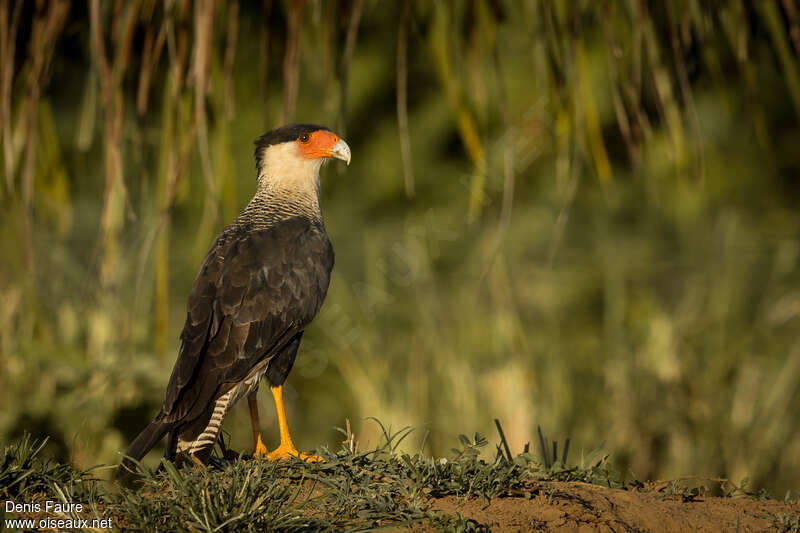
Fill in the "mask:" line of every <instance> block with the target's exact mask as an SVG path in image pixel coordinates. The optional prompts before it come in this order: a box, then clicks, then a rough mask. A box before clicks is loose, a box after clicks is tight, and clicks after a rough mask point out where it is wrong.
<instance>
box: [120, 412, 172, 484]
mask: <svg viewBox="0 0 800 533" xmlns="http://www.w3.org/2000/svg"><path fill="white" fill-rule="evenodd" d="M170 429H172V424H169V423H166V422H162V420H161V416H160V415H159V416H157V417H156V419H155V420H153V421H152V422H150V425H149V426H147V427H146V428H144V431H142V432H141V433H139V436H138V437H136V438H135V439H134V440H133V442H131V445H130V446H128V449H127V450H125V457H123V458H122V462H121V463H120V465H119V468H117V472H116V475H115V477H117V478H120V477H122V476H124V475H126V474H128V473H129V472H133V470H134V468H135V466H134V465H135V463H134V462H133V461H132V460H131V459H135V460H136V461H140V460H141V459H142V457H144V456H145V455H147V452H149V451H150V449H151V448H152V447H153V446H155V445H156V444H158V441H160V440H161V439H162V438H164V435H166V434H167V432H168V431H169V430H170Z"/></svg>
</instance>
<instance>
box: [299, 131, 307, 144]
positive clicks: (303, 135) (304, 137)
mask: <svg viewBox="0 0 800 533" xmlns="http://www.w3.org/2000/svg"><path fill="white" fill-rule="evenodd" d="M300 142H301V143H307V142H308V133H304V134H302V135H300Z"/></svg>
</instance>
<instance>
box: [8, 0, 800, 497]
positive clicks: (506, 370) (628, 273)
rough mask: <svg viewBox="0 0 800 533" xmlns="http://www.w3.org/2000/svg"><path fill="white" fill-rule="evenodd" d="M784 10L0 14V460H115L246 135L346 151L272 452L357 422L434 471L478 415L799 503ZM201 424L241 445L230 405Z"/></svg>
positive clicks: (25, 5)
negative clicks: (743, 483) (297, 131)
mask: <svg viewBox="0 0 800 533" xmlns="http://www.w3.org/2000/svg"><path fill="white" fill-rule="evenodd" d="M798 17H800V5H799V4H798V3H797V2H796V1H795V0H780V1H779V0H766V1H764V2H753V3H750V2H743V1H736V0H730V1H718V2H700V1H699V0H678V1H674V2H648V1H636V0H629V1H620V2H587V1H581V2H577V1H576V2H560V1H555V0H530V1H520V2H513V1H501V0H497V1H494V2H480V1H466V0H459V1H456V0H454V1H450V2H424V1H415V0H406V1H405V2H397V3H384V2H377V1H375V0H353V1H352V2H348V1H344V0H342V1H338V2H336V1H329V2H325V1H321V0H316V1H314V0H309V1H306V2H303V1H295V2H288V1H284V2H279V1H271V0H264V1H263V2H261V3H258V2H244V1H231V2H219V1H215V0H197V1H195V2H189V1H187V0H173V1H167V2H156V1H154V0H138V1H137V0H134V1H131V2H122V1H114V2H111V1H109V2H100V1H99V0H88V1H87V2H81V1H74V2H69V1H68V0H51V1H48V2H45V1H37V2H33V1H31V2H25V1H10V0H0V30H2V31H0V56H2V57H1V58H0V60H1V61H2V62H1V63H0V124H1V125H2V132H0V142H1V144H2V150H1V151H0V160H1V161H2V163H1V164H0V169H2V170H0V171H2V173H3V176H2V179H0V191H1V193H0V194H1V195H2V196H0V206H1V207H0V209H2V214H1V215H0V216H2V224H0V245H1V246H2V250H3V259H2V261H0V302H2V304H0V404H2V405H3V409H0V440H6V439H9V438H12V437H16V436H20V435H22V433H23V431H26V430H27V431H29V432H32V433H33V434H34V435H38V436H44V435H51V436H52V438H51V440H50V441H49V442H48V445H47V450H48V451H49V453H51V454H54V455H56V456H58V457H59V458H60V459H62V460H66V459H68V460H70V461H71V462H72V463H73V464H75V465H77V466H79V467H88V466H90V465H92V464H96V463H98V462H103V463H111V462H115V461H116V460H117V458H118V456H117V453H118V452H120V451H121V450H123V449H124V447H125V446H126V444H127V443H128V442H129V441H130V439H131V438H132V437H133V436H134V435H135V434H136V432H137V431H138V430H140V429H141V428H142V427H143V426H144V425H145V424H146V422H147V421H148V420H149V419H150V417H152V416H153V415H154V414H155V413H156V412H157V410H158V408H159V405H160V403H161V401H162V399H163V390H164V386H165V384H166V381H167V378H168V376H169V372H170V369H171V366H172V364H173V362H174V358H175V354H176V351H177V347H178V335H179V332H180V328H181V326H182V324H183V319H184V313H185V308H184V304H185V301H186V297H187V295H188V292H189V289H190V287H191V283H192V280H193V278H194V275H195V273H196V270H197V268H198V265H199V263H200V261H201V259H202V257H203V254H204V253H205V251H206V249H207V247H208V246H209V244H210V242H211V241H212V239H213V238H214V236H215V235H216V233H217V232H218V231H219V230H220V229H221V228H222V226H223V225H224V224H226V223H227V222H229V221H230V220H232V219H233V218H234V217H235V216H236V214H237V213H238V211H239V210H240V209H241V208H242V207H243V206H244V205H245V203H246V202H247V201H248V200H249V197H250V195H251V194H252V191H253V189H254V177H255V175H254V168H253V167H254V163H253V160H252V144H251V143H252V140H253V139H254V138H255V137H257V136H258V135H259V134H261V133H263V132H264V131H265V130H267V129H270V128H272V127H274V126H276V125H278V124H281V123H284V122H287V121H292V120H301V121H309V122H317V123H324V124H327V125H328V126H330V127H332V128H333V129H335V130H336V131H337V132H338V133H340V134H341V135H342V136H343V137H344V138H346V139H347V141H348V143H349V144H350V146H351V147H352V150H353V164H352V165H351V166H350V167H349V168H347V169H346V170H345V169H344V168H340V167H339V166H337V165H330V166H329V167H327V168H326V169H325V170H324V172H323V203H324V205H325V213H326V224H327V227H328V231H329V234H330V236H331V239H332V241H333V243H334V246H335V247H336V251H337V265H336V268H335V270H334V276H333V281H332V286H331V289H330V292H329V295H328V299H327V302H326V304H325V306H324V307H323V310H322V312H321V314H320V316H319V317H318V319H317V321H316V322H315V324H314V325H313V326H312V327H311V328H309V330H308V332H307V334H306V336H305V337H304V339H305V340H304V343H303V347H302V349H301V353H300V356H299V357H298V361H297V363H296V366H295V370H294V371H293V373H292V375H291V377H290V378H289V381H288V392H287V398H288V402H289V418H290V420H289V421H290V424H291V425H292V428H293V432H294V434H295V441H296V442H297V443H298V444H299V445H300V446H301V447H306V448H311V447H314V446H316V445H318V444H323V443H326V442H329V441H330V440H331V439H335V438H336V433H335V431H334V430H333V428H332V426H334V425H335V424H337V423H339V421H341V420H343V419H344V418H345V417H350V418H351V419H354V420H363V418H364V417H367V416H377V417H380V418H381V419H382V420H386V421H391V422H392V423H393V424H394V425H395V426H397V427H401V426H405V425H412V426H416V427H420V428H427V430H428V432H427V438H425V439H424V440H417V441H416V442H408V441H407V442H404V443H403V445H404V446H407V447H410V448H415V447H418V446H424V447H426V449H427V451H429V452H430V453H433V454H441V453H443V451H444V450H447V449H448V447H449V443H451V442H452V437H453V435H456V434H458V432H459V431H464V430H465V429H468V430H470V431H473V430H474V431H479V432H482V433H484V434H488V433H489V432H491V431H493V423H492V419H493V418H495V417H497V418H500V419H501V420H502V421H503V424H504V427H505V428H506V437H507V441H508V443H509V445H510V448H511V450H512V451H513V452H514V453H518V452H519V451H521V450H522V448H523V445H524V444H525V443H526V442H528V441H531V442H533V441H535V439H534V435H535V434H536V432H535V428H536V426H537V424H541V425H542V426H543V427H546V428H550V431H553V432H554V435H555V436H557V437H559V438H564V437H567V436H569V437H571V439H572V443H573V444H572V447H573V453H574V454H579V453H580V450H581V449H585V450H588V449H592V448H594V447H595V445H596V444H597V443H599V442H601V441H605V442H606V448H605V449H606V450H607V451H608V452H609V453H611V456H612V458H613V460H614V461H615V462H616V463H617V466H618V467H619V468H620V469H621V470H622V471H624V472H632V473H633V474H634V475H635V476H636V477H638V478H639V479H649V478H655V477H660V478H667V477H677V476H680V475H686V474H695V475H698V476H725V477H728V478H731V479H742V478H744V477H745V476H747V477H749V479H750V480H751V486H753V487H755V488H766V489H768V490H770V491H774V492H776V493H778V494H781V493H783V492H784V491H786V490H787V489H794V490H797V489H798V486H797V480H798V479H800V429H799V428H800V414H799V413H800V410H798V408H797V406H798V403H799V401H800V397H799V396H800V336H798V333H797V332H798V327H800V266H799V265H800V213H798V209H797V205H798V201H800V182H799V181H798V176H799V174H800V150H798V149H797V147H798V146H800V128H798V117H800V74H798V65H799V64H800V63H799V62H798V57H799V55H800V54H798V52H799V51H800V21H799V20H798ZM262 403H263V405H264V406H265V407H266V409H263V410H264V412H265V413H264V414H267V413H270V414H271V407H270V405H269V404H270V402H269V399H268V395H267V396H265V397H263V398H262ZM273 420H274V419H272V418H270V416H265V417H262V423H263V424H264V425H265V428H264V429H267V428H268V427H269V428H272V427H273V426H274V424H272V422H273ZM268 424H271V425H270V426H268ZM465 426H468V427H465ZM469 426H472V427H469ZM370 428H371V426H370V425H365V427H364V429H363V430H361V429H359V430H358V433H359V434H361V435H366V437H364V438H365V439H369V438H370V437H369V435H370V433H369V431H371V429H370ZM226 429H227V430H228V431H230V432H231V434H232V439H233V444H234V447H236V448H239V449H247V448H248V447H249V446H250V440H249V427H248V423H247V414H246V409H245V408H243V407H239V408H237V409H235V410H234V411H233V412H232V413H231V415H230V416H229V418H228V420H227V421H226ZM554 429H555V431H554ZM270 431H272V429H270ZM420 433H422V432H420ZM268 434H269V433H268ZM271 434H272V435H273V441H274V442H272V443H269V442H268V445H269V444H272V445H274V444H275V443H276V442H277V431H276V430H274V431H272V433H271ZM372 435H373V437H372V439H373V441H374V442H377V440H378V437H379V436H378V434H377V433H373V434H372ZM409 440H410V439H409ZM150 460H151V461H155V460H156V457H155V454H152V456H151V457H150Z"/></svg>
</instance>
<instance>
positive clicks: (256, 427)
mask: <svg viewBox="0 0 800 533" xmlns="http://www.w3.org/2000/svg"><path fill="white" fill-rule="evenodd" d="M257 393H258V391H257V390H256V391H253V392H251V393H250V394H249V395H248V396H247V405H248V407H250V422H251V423H252V424H253V457H266V456H267V455H268V454H269V450H267V447H266V446H264V442H263V441H262V440H261V424H260V422H259V420H258V398H257V396H256V394H257Z"/></svg>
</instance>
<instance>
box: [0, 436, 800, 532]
mask: <svg viewBox="0 0 800 533" xmlns="http://www.w3.org/2000/svg"><path fill="white" fill-rule="evenodd" d="M381 430H382V432H383V436H384V439H383V442H382V444H381V445H380V446H377V447H375V448H373V449H370V450H368V451H359V450H358V449H357V447H356V446H355V439H354V438H348V440H346V441H345V443H344V445H343V446H342V447H341V448H340V449H339V450H337V451H331V450H327V449H322V450H319V451H318V453H320V454H321V455H322V457H323V458H324V460H323V461H321V462H318V463H305V462H302V461H299V460H288V461H279V462H270V461H267V460H263V459H254V458H252V457H246V456H242V455H238V454H236V453H234V452H232V451H231V450H228V449H225V448H224V446H222V447H221V448H222V449H221V451H220V454H219V455H218V456H217V457H215V458H214V459H213V460H212V463H211V465H210V466H209V467H207V468H206V467H201V466H198V465H194V464H187V465H184V466H183V467H181V468H179V467H176V466H175V465H173V464H172V463H168V462H162V464H161V465H160V467H159V468H158V469H157V471H155V472H154V471H152V470H150V469H147V468H144V467H142V468H140V470H139V471H138V472H137V473H136V474H134V475H132V476H129V477H128V478H126V479H124V480H123V481H122V482H121V483H119V484H118V483H116V482H111V481H103V480H102V479H101V478H106V477H109V476H107V470H108V468H106V467H97V468H94V469H90V470H85V471H79V470H75V469H73V468H71V467H69V466H66V465H61V464H58V463H55V462H53V461H51V460H48V459H46V458H43V457H42V455H41V453H40V452H41V450H42V448H43V444H44V443H43V442H38V441H33V440H31V438H30V437H29V436H25V437H24V438H23V439H21V440H20V441H18V442H16V443H14V444H12V445H9V446H7V447H6V448H5V449H4V450H3V454H2V457H0V497H2V499H4V500H13V501H15V502H26V503H30V502H43V501H46V500H54V501H56V502H60V503H63V504H69V503H75V502H83V504H84V505H83V508H82V509H81V511H80V512H74V511H73V512H68V513H61V514H56V515H55V516H56V517H58V518H62V519H81V518H83V519H98V520H99V519H110V520H111V523H112V524H113V525H114V526H115V527H117V528H119V529H121V530H123V531H187V532H188V531H209V532H211V531H281V532H292V531H372V530H376V529H383V528H386V527H391V528H403V527H408V528H411V529H412V530H423V531H490V530H492V527H491V524H488V523H482V522H480V521H478V520H476V519H474V518H472V517H470V516H466V515H465V514H462V513H461V512H455V513H448V512H442V511H441V510H439V509H437V502H442V501H444V500H445V499H446V498H447V497H456V498H457V501H463V502H469V501H474V502H479V503H480V506H482V507H483V508H486V507H488V505H489V504H490V502H492V501H494V500H497V499H510V500H518V501H519V502H520V503H521V504H523V503H522V502H529V501H531V500H532V499H534V498H540V497H541V498H545V499H547V500H552V499H554V498H555V499H558V498H559V497H564V493H563V488H560V487H563V486H564V482H571V483H572V484H574V485H575V486H582V485H583V484H587V483H588V484H593V485H597V486H600V487H606V488H609V489H620V490H623V491H634V492H636V491H643V492H652V493H653V494H655V495H656V497H657V498H670V499H673V500H677V501H681V502H683V503H688V502H693V501H698V499H701V498H704V497H709V496H710V494H711V492H716V493H717V494H719V495H721V496H723V497H727V498H732V497H742V496H744V497H746V498H748V499H753V500H755V499H759V498H760V499H766V498H767V497H766V496H765V495H764V494H753V493H749V492H747V490H746V489H745V488H744V487H735V486H732V485H730V484H728V483H727V482H725V481H724V480H717V486H716V488H715V489H711V488H708V487H706V486H705V485H700V486H699V487H694V488H689V487H687V486H686V485H683V484H681V483H679V482H670V483H663V484H650V485H645V484H642V483H640V482H638V481H627V482H623V481H622V480H621V479H620V478H619V475H618V474H616V473H615V472H614V471H613V470H612V469H611V468H610V466H609V462H608V460H607V457H605V456H603V457H599V458H597V457H592V458H591V459H590V460H589V461H588V462H587V464H586V465H584V466H582V467H580V466H566V465H565V464H563V463H562V462H561V461H556V462H552V461H551V460H550V458H549V457H548V456H549V454H550V451H551V450H548V451H547V452H545V453H544V454H540V455H539V456H537V455H534V454H531V453H528V452H523V453H520V454H518V455H516V456H515V457H510V456H509V455H508V454H507V453H506V452H505V451H504V450H503V447H504V446H505V442H504V441H501V444H499V445H498V446H497V447H496V452H495V453H494V454H493V458H491V459H488V460H487V459H484V458H482V456H484V455H487V454H486V453H483V454H482V453H481V452H482V451H484V452H485V451H486V448H487V444H488V441H487V439H486V438H485V437H483V436H481V435H479V434H475V435H474V436H473V437H472V438H469V437H467V436H464V435H461V436H460V437H459V439H460V443H461V446H459V447H458V448H454V449H453V450H452V454H451V455H450V456H449V457H447V458H432V457H427V456H425V455H422V454H420V453H417V454H413V455H412V454H408V453H401V452H399V451H398V445H399V444H400V443H401V442H402V441H403V439H404V438H405V437H407V436H408V435H409V434H410V432H411V430H410V429H408V428H406V429H403V430H401V431H398V432H394V433H391V432H390V431H389V430H387V429H385V428H384V427H383V426H381ZM351 437H352V435H351ZM489 455H491V454H489ZM543 456H544V457H548V458H547V460H544V457H543ZM523 505H524V504H523ZM787 509H788V511H792V509H794V512H795V513H796V512H797V510H798V509H797V506H796V505H795V507H794V508H791V507H789V508H787ZM45 515H46V513H45V514H42V513H33V512H28V513H15V514H14V516H15V517H22V518H28V519H34V520H38V519H40V518H41V517H42V516H45ZM5 518H6V519H9V518H11V514H9V513H7V514H6V517H5ZM771 520H772V523H773V524H774V525H775V527H778V528H779V530H781V531H798V527H797V523H798V515H797V514H793V513H792V512H782V513H780V514H775V515H774V517H771ZM494 525H495V526H496V525H497V523H495V524H494ZM541 525H542V528H543V529H545V530H546V529H547V527H546V526H547V524H546V523H545V522H542V524H541ZM500 530H503V529H502V528H500Z"/></svg>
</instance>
